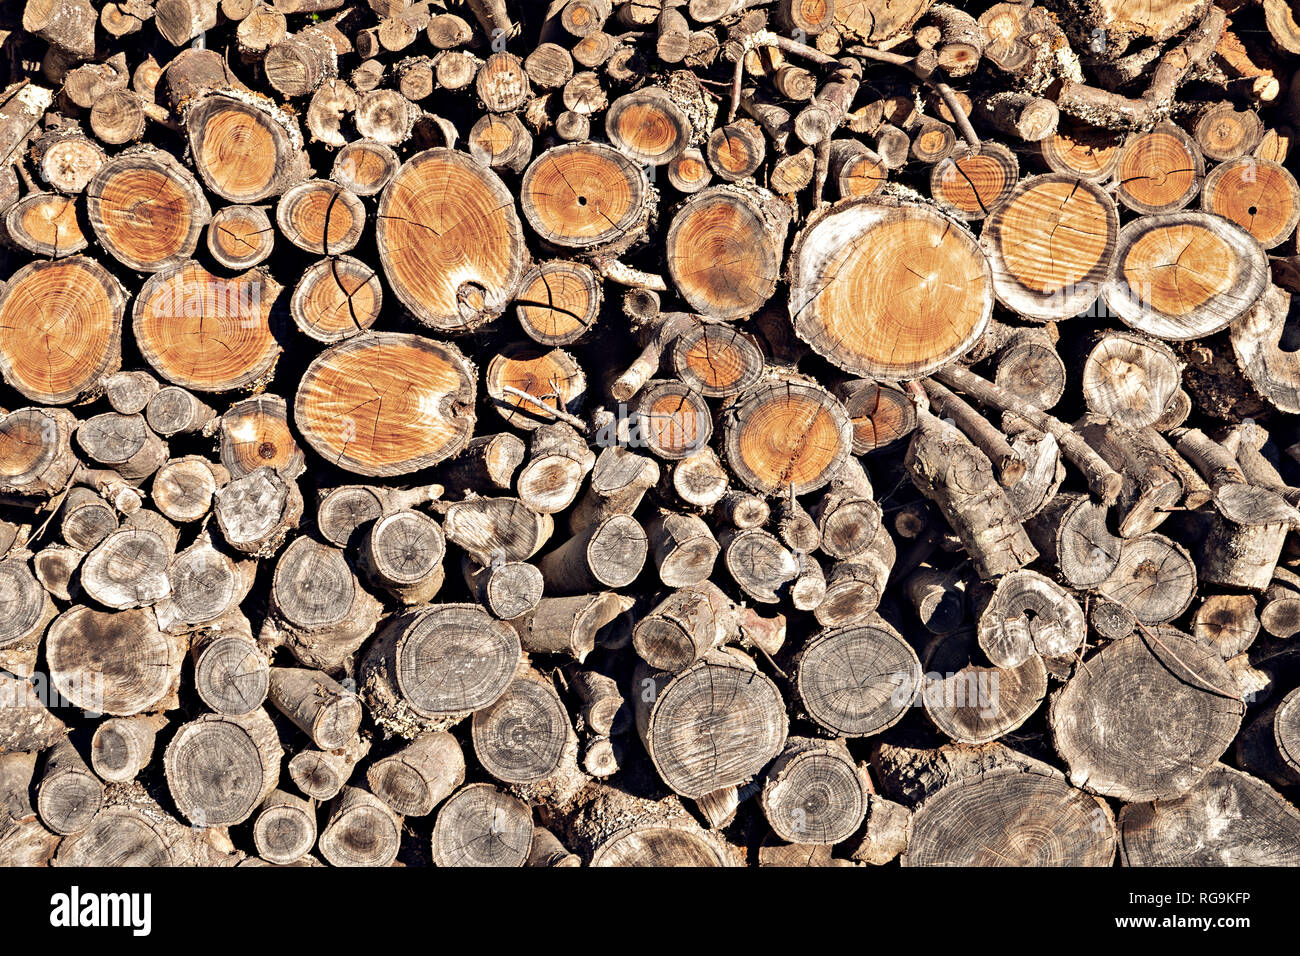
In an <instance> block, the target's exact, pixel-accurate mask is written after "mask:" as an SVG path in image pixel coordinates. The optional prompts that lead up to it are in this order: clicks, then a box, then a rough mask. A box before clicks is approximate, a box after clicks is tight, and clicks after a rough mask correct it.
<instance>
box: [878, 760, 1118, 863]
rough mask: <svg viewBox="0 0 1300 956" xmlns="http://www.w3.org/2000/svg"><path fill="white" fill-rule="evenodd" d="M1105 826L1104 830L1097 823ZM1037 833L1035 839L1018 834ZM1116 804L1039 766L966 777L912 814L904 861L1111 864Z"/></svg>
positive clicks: (951, 784)
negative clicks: (1088, 792) (1106, 802)
mask: <svg viewBox="0 0 1300 956" xmlns="http://www.w3.org/2000/svg"><path fill="white" fill-rule="evenodd" d="M1097 822H1099V823H1100V824H1101V830H1100V832H1099V831H1098V830H1097V828H1096V827H1095V826H1094V823H1097ZM1027 832H1035V833H1039V834H1041V836H1040V837H1039V838H1038V839H1037V840H1035V841H1033V842H1032V843H1026V842H1024V841H1023V839H1019V840H1018V839H1016V835H1017V834H1020V835H1022V836H1023V834H1025V833H1027ZM1115 846H1116V837H1115V821H1114V818H1113V816H1112V814H1111V811H1110V809H1109V807H1107V806H1106V804H1105V803H1104V802H1103V801H1101V800H1098V799H1097V798H1095V797H1092V796H1089V795H1088V794H1086V793H1081V792H1079V791H1078V790H1075V789H1074V788H1072V787H1070V786H1069V785H1068V784H1067V783H1066V782H1065V780H1064V779H1062V777H1061V775H1060V774H1059V772H1057V771H1055V770H1053V769H1051V768H1049V767H1047V766H1046V765H1044V764H1039V765H1038V766H1036V767H1035V768H1034V769H1033V771H1031V772H1020V771H1018V770H1013V769H1007V770H1001V771H993V772H989V773H984V774H971V775H969V776H966V777H963V778H959V779H957V780H955V781H953V782H951V783H949V784H947V785H946V786H944V787H942V788H940V789H939V790H937V791H935V792H934V793H933V794H931V795H930V796H929V797H928V798H927V799H926V800H925V801H924V802H923V803H922V804H921V806H920V807H919V808H918V809H917V811H916V814H915V816H914V817H913V819H912V835H911V839H910V840H909V842H908V845H907V852H906V853H905V854H904V855H903V857H902V859H901V863H902V865H903V866H980V865H983V866H994V865H1008V864H1011V865H1022V866H1026V865H1032V866H1111V865H1112V864H1113V862H1114V859H1115Z"/></svg>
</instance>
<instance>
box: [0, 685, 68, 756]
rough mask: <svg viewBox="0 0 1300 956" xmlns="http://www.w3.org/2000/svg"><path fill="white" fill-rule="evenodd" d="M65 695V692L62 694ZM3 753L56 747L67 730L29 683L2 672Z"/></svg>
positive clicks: (0, 715)
mask: <svg viewBox="0 0 1300 956" xmlns="http://www.w3.org/2000/svg"><path fill="white" fill-rule="evenodd" d="M60 693H62V691H60ZM0 703H3V704H4V706H3V707H0V752H2V753H11V752H14V751H31V752H36V751H40V750H45V749H46V748H48V747H52V746H54V745H55V744H56V743H58V742H59V741H60V740H62V739H63V738H64V737H65V735H66V734H67V727H66V726H65V725H64V723H63V721H61V720H60V719H59V718H58V717H55V716H54V714H52V713H51V712H50V710H49V708H47V707H46V706H45V704H44V703H43V702H42V701H41V699H40V696H39V695H38V693H37V690H36V687H35V686H34V685H33V684H31V683H30V682H29V681H26V680H22V679H20V678H18V677H14V676H12V675H10V674H7V673H4V672H0Z"/></svg>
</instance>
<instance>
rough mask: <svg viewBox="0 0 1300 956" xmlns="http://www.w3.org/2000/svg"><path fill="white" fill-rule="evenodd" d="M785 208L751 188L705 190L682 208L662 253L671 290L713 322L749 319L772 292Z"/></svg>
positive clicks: (786, 221)
mask: <svg viewBox="0 0 1300 956" xmlns="http://www.w3.org/2000/svg"><path fill="white" fill-rule="evenodd" d="M790 219H791V210H790V208H789V206H788V205H787V204H786V203H784V202H782V201H781V200H780V199H778V198H777V197H776V196H774V195H772V194H771V193H768V192H767V191H766V190H761V189H758V188H757V187H749V186H741V185H736V184H733V185H727V186H711V187H709V188H708V189H705V190H703V191H701V192H698V193H696V194H695V195H693V196H691V197H690V198H689V199H687V200H686V202H684V203H683V204H682V206H681V207H680V208H679V209H678V210H677V213H676V214H675V215H674V216H673V219H672V222H671V223H670V224H669V226H668V232H667V235H666V238H665V255H666V257H667V260H668V272H669V274H670V275H671V277H672V280H673V283H674V284H675V285H676V287H677V291H678V292H679V293H680V294H681V296H682V298H684V299H685V300H686V301H687V302H688V303H689V304H690V305H691V307H692V308H693V309H694V310H695V311H696V312H698V313H700V314H701V315H703V316H706V317H709V318H713V319H734V318H740V317H742V316H747V315H751V314H753V313H754V312H756V311H757V310H758V308H759V307H760V306H762V305H763V304H764V303H765V302H766V301H767V300H768V299H769V298H771V296H772V294H773V292H775V291H776V283H777V279H778V277H779V275H780V272H781V259H782V257H781V247H782V245H783V244H784V241H785V233H786V229H787V227H788V225H789V223H790Z"/></svg>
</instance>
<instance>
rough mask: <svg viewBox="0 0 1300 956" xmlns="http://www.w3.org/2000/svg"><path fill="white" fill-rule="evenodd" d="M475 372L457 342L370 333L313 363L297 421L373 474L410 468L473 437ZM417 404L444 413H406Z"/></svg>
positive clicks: (331, 453) (338, 459)
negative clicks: (421, 415)
mask: <svg viewBox="0 0 1300 956" xmlns="http://www.w3.org/2000/svg"><path fill="white" fill-rule="evenodd" d="M390 278H391V275H390ZM474 378H475V376H474V372H473V366H472V365H470V363H469V361H468V360H467V359H466V358H465V357H464V355H463V354H462V353H461V352H460V350H459V349H457V348H456V347H455V346H454V345H451V344H444V343H441V342H435V341H434V340H432V339H426V338H423V337H421V336H417V335H410V334H406V333H399V332H370V333H367V334H365V335H359V336H356V337H354V338H351V339H348V340H347V341H345V342H343V343H341V344H339V345H335V346H334V347H333V348H330V349H328V350H326V351H325V352H322V353H321V354H320V355H318V356H317V357H316V358H315V360H313V362H312V363H311V365H309V366H308V367H307V371H306V373H305V374H304V375H303V378H302V380H301V382H300V383H299V385H298V394H297V399H296V401H295V403H294V421H295V422H296V424H297V426H298V429H299V431H300V432H301V433H302V436H303V437H304V438H305V439H306V440H307V443H308V444H309V445H311V446H312V447H313V448H314V449H315V450H316V451H317V453H319V454H320V455H322V456H323V457H326V458H328V459H329V460H330V461H332V462H333V463H334V464H335V465H337V466H339V467H343V468H346V469H347V470H348V471H351V472H353V473H355V474H359V475H366V476H392V475H400V474H406V473H408V472H411V471H416V470H418V469H420V468H424V467H427V466H429V465H432V464H436V463H437V462H439V461H442V460H443V459H445V458H448V457H450V456H451V455H454V454H455V453H456V452H458V451H460V449H461V448H462V447H464V445H465V443H466V442H467V441H468V440H469V438H470V434H471V433H472V432H473V428H474V413H473V407H474V394H475V390H474ZM358 393H359V394H358ZM386 399H387V400H386ZM417 405H418V406H419V407H421V408H429V409H438V410H439V411H438V412H436V413H434V414H427V413H426V415H425V416H424V417H422V418H415V417H413V416H411V415H410V414H409V412H407V411H403V409H408V410H409V409H412V408H414V407H416V406H417ZM363 409H364V410H365V411H364V412H363Z"/></svg>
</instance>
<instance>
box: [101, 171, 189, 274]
mask: <svg viewBox="0 0 1300 956" xmlns="http://www.w3.org/2000/svg"><path fill="white" fill-rule="evenodd" d="M142 197H143V198H142ZM86 214H87V218H88V219H89V220H90V224H91V227H92V228H93V229H94V231H95V235H96V237H97V238H98V239H99V241H100V243H101V244H102V245H103V246H104V248H105V250H106V251H107V252H108V253H109V254H110V255H111V256H113V258H115V259H117V260H118V261H119V262H121V263H123V264H124V265H126V266H128V267H129V268H131V269H135V270H136V271H138V272H159V271H161V270H163V269H167V268H170V267H172V266H176V265H179V264H180V263H182V262H183V261H184V260H186V259H188V258H190V257H191V256H192V255H193V254H194V250H195V249H196V248H197V247H198V242H199V234H200V232H202V230H203V227H204V226H206V225H207V224H208V221H209V219H210V218H211V215H212V214H211V212H210V210H209V207H208V202H207V200H206V199H205V198H204V196H203V191H202V189H201V188H200V187H199V184H198V182H197V181H196V180H195V179H194V177H193V176H192V175H191V174H190V172H189V171H188V170H187V169H186V168H185V167H184V166H182V165H181V164H180V163H178V162H177V161H176V160H175V159H173V158H172V157H171V156H170V155H168V154H167V153H164V152H162V151H161V150H158V149H155V148H154V147H152V146H139V147H135V148H132V149H129V150H126V151H125V152H123V153H120V154H118V155H117V156H115V157H113V159H112V160H110V161H109V162H107V163H105V164H104V165H103V166H102V167H101V168H100V169H99V172H98V173H96V174H95V176H94V177H93V178H92V179H91V180H90V182H89V184H88V185H87V187H86Z"/></svg>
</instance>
